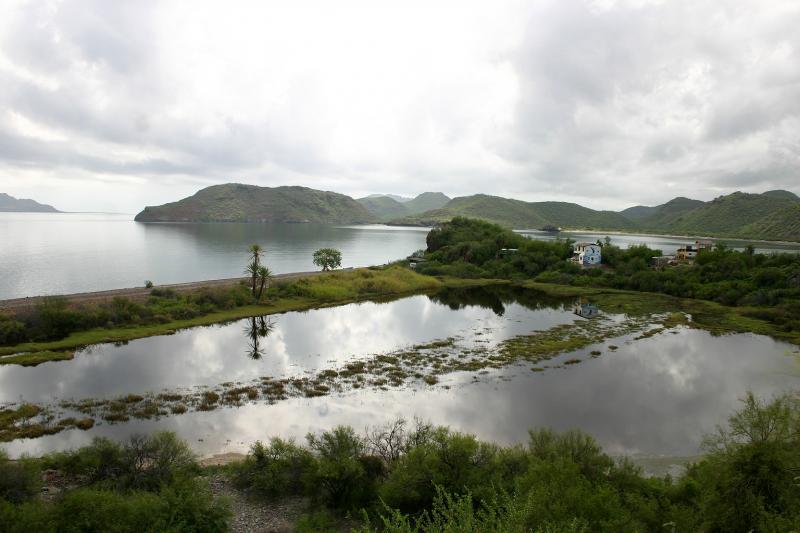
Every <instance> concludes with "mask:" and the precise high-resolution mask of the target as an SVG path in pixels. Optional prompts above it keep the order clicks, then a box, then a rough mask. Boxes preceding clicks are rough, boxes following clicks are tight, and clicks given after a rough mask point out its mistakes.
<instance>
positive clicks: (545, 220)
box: [389, 191, 800, 241]
mask: <svg viewBox="0 0 800 533" xmlns="http://www.w3.org/2000/svg"><path fill="white" fill-rule="evenodd" d="M798 205H800V198H798V196H797V195H795V194H794V193H792V192H789V191H767V192H765V193H763V194H748V193H743V192H735V193H732V194H729V195H726V196H720V197H718V198H715V199H714V200H711V201H710V202H702V201H700V200H693V199H691V198H684V197H678V198H674V199H672V200H670V201H669V202H666V203H664V204H662V205H657V206H643V205H637V206H634V207H629V208H628V209H625V210H623V211H620V212H615V211H596V210H594V209H589V208H587V207H583V206H581V205H578V204H573V203H567V202H523V201H521V200H513V199H510V198H501V197H498V196H489V195H485V194H476V195H473V196H463V197H459V198H454V199H453V200H451V201H450V202H448V203H447V204H446V205H445V206H444V207H442V208H439V209H433V210H430V211H426V212H424V213H420V214H418V215H413V216H405V217H401V218H397V219H395V220H392V221H390V222H389V223H390V224H397V225H419V226H435V225H437V224H441V223H442V222H447V221H449V220H451V219H453V218H454V217H457V216H466V217H471V218H478V219H481V220H486V221H489V222H493V223H496V224H500V225H501V226H504V227H507V228H514V229H541V228H544V227H545V226H555V227H560V228H563V229H565V230H570V229H571V230H580V229H592V230H606V231H631V232H642V233H666V234H676V235H701V236H702V235H708V236H713V237H739V238H751V239H767V240H788V241H800V231H798V225H800V215H798V210H797V209H795V207H796V206H798Z"/></svg>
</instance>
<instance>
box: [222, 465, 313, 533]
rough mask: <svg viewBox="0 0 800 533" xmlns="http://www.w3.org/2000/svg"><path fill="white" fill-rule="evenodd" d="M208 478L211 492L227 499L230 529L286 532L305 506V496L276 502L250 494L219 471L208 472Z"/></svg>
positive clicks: (306, 505) (236, 530) (290, 529)
mask: <svg viewBox="0 0 800 533" xmlns="http://www.w3.org/2000/svg"><path fill="white" fill-rule="evenodd" d="M208 482H209V485H210V486H211V492H213V493H214V496H225V497H227V498H228V499H229V500H230V502H231V510H232V511H233V518H232V519H231V524H230V525H231V532H233V533H240V532H242V533H243V532H252V533H289V532H291V531H294V524H296V523H297V519H298V518H299V517H300V515H301V514H303V513H304V512H306V509H308V500H307V499H305V498H287V499H285V500H283V501H281V502H277V503H271V502H265V501H259V500H256V499H255V498H250V497H248V496H247V495H246V494H244V493H243V492H242V491H240V490H238V489H237V488H236V487H234V486H233V485H232V484H231V482H230V481H229V480H228V479H227V478H226V477H225V476H223V475H220V474H215V475H213V476H211V477H210V478H209V480H208Z"/></svg>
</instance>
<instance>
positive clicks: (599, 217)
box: [392, 194, 636, 230]
mask: <svg viewBox="0 0 800 533" xmlns="http://www.w3.org/2000/svg"><path fill="white" fill-rule="evenodd" d="M456 216H466V217H473V218H480V219H483V220H487V221H489V222H494V223H496V224H500V225H503V226H506V227H512V228H515V229H538V228H541V227H544V226H546V225H552V226H556V227H563V228H597V229H619V230H634V229H635V228H636V225H635V224H634V223H633V222H632V221H630V220H628V219H627V218H625V217H624V216H622V215H621V214H619V213H616V212H614V211H595V210H594V209H589V208H588V207H583V206H580V205H578V204H573V203H567V202H523V201H522V200H512V199H510V198H501V197H499V196H489V195H486V194H476V195H473V196H462V197H459V198H454V199H452V200H450V201H449V202H448V203H447V204H446V205H445V206H444V207H442V208H441V209H434V210H431V211H427V212H425V213H422V214H420V215H416V216H410V217H404V218H402V219H399V220H395V221H392V224H410V225H424V226H427V225H435V224H438V223H441V222H445V221H448V220H450V219H452V218H453V217H456Z"/></svg>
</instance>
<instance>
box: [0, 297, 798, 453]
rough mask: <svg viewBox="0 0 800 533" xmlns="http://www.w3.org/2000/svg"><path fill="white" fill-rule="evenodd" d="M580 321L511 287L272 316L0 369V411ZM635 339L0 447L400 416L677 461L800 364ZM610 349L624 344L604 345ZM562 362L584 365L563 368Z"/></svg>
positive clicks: (291, 429)
mask: <svg viewBox="0 0 800 533" xmlns="http://www.w3.org/2000/svg"><path fill="white" fill-rule="evenodd" d="M585 303H589V302H585ZM576 320H581V319H580V318H578V317H577V316H576V315H575V313H574V302H564V301H561V300H548V299H544V298H542V295H540V294H538V293H536V292H535V291H520V290H519V289H516V288H512V287H507V286H498V287H494V288H486V287H482V288H479V289H459V290H448V291H443V292H441V293H438V294H436V295H432V296H413V297H409V298H404V299H401V300H396V301H393V302H389V303H375V302H364V303H360V304H352V305H346V306H341V307H336V308H327V309H318V310H313V311H308V312H296V313H286V314H283V315H280V316H279V317H278V318H277V319H274V318H273V319H272V320H270V319H268V318H267V317H254V318H251V319H246V320H244V321H237V322H234V323H232V324H227V325H222V326H214V327H205V328H196V329H192V330H186V331H182V332H178V333H177V334H175V335H171V336H164V337H156V338H150V339H141V340H137V341H132V342H130V343H129V344H127V345H124V346H114V345H101V346H96V347H93V348H91V349H89V350H85V351H82V352H79V353H78V354H77V355H76V357H75V359H74V360H72V361H66V362H59V363H46V364H43V365H40V366H38V367H33V368H24V367H2V368H0V401H19V400H20V399H24V400H27V401H32V402H37V403H38V402H43V401H47V400H54V401H58V400H59V399H67V398H75V399H82V398H89V397H104V398H113V397H116V396H120V395H123V394H127V393H141V392H144V391H159V390H161V389H163V388H169V389H176V388H180V387H185V388H190V387H194V386H195V385H211V386H215V385H218V384H220V383H223V382H227V381H230V382H234V383H235V382H242V383H247V382H249V381H251V380H254V379H258V378H259V377H261V376H305V375H308V374H309V373H312V372H318V371H320V370H323V369H330V368H340V367H342V366H343V365H344V364H345V363H346V362H349V361H353V360H354V359H364V358H372V357H374V356H375V355H376V354H379V353H384V352H389V351H394V350H399V349H404V347H407V346H411V345H413V344H417V343H420V342H429V341H432V340H434V339H442V338H446V337H451V336H452V337H455V338H458V343H457V344H458V347H459V349H463V350H470V349H471V347H472V348H474V347H487V346H493V345H494V346H496V345H497V343H499V342H500V341H501V340H503V339H507V338H509V337H513V336H515V335H520V334H528V333H530V332H532V331H534V330H546V329H550V328H552V327H554V326H557V325H559V324H565V323H571V322H574V321H576ZM635 336H636V335H635V334H632V335H629V336H625V337H622V338H617V339H609V340H608V341H605V342H597V343H595V344H592V345H590V346H586V347H585V348H584V349H581V350H577V351H574V352H570V353H565V354H563V355H561V356H559V357H558V358H556V359H553V360H552V361H549V362H548V363H547V365H543V366H548V367H549V368H547V369H546V370H545V371H544V372H531V370H530V365H525V364H523V365H519V366H513V367H507V368H503V369H500V370H490V371H489V372H488V373H485V371H483V372H481V373H473V372H461V373H453V374H449V375H443V376H440V383H439V385H437V386H434V387H429V386H426V385H424V384H422V383H419V384H418V385H414V386H411V387H401V388H390V389H389V390H387V391H384V390H379V389H374V388H372V389H364V390H360V391H355V390H353V391H349V392H345V393H339V394H333V395H331V396H327V397H321V398H313V399H312V398H292V399H289V400H286V401H280V402H278V403H276V404H274V405H268V404H265V403H259V404H253V405H245V406H243V407H240V408H220V409H218V410H215V411H211V412H194V413H191V414H187V415H181V416H168V417H165V418H162V419H160V420H147V421H132V422H130V423H126V424H117V425H106V424H100V425H98V426H97V427H95V428H94V429H92V430H91V431H89V432H85V433H84V432H80V431H65V432H63V433H60V434H58V435H53V436H48V437H43V438H41V439H36V440H26V441H16V442H13V443H9V444H6V445H3V447H4V448H6V449H8V450H9V451H10V452H11V453H12V455H19V454H20V453H22V452H29V453H42V452H45V451H50V450H55V449H63V448H66V447H70V446H76V445H80V444H83V443H86V442H88V441H89V440H90V439H91V438H92V437H93V436H99V435H106V436H111V437H114V438H123V437H125V436H126V435H129V434H130V433H132V432H142V431H152V430H154V429H169V430H174V431H177V432H178V433H179V434H180V435H181V436H182V437H184V438H186V439H188V440H189V441H190V442H191V443H192V444H193V446H194V447H195V448H197V450H198V451H199V452H201V453H207V454H209V453H217V452H222V451H243V450H246V449H247V446H248V445H249V444H250V443H251V442H252V441H254V440H256V439H265V438H269V437H271V436H284V437H286V436H297V437H302V436H303V435H304V434H305V433H306V432H308V431H319V430H321V429H329V428H331V427H333V426H335V425H337V424H349V425H352V426H354V427H355V428H356V429H359V430H360V429H363V427H364V426H365V425H371V424H380V423H383V422H385V421H387V420H389V419H391V418H393V417H395V416H396V415H398V414H402V415H404V416H406V417H413V416H414V415H418V416H421V417H423V418H426V419H429V420H431V421H433V422H434V423H438V424H448V425H452V426H453V427H454V428H457V429H460V430H463V431H470V432H474V433H476V434H478V435H479V436H480V437H482V438H485V439H491V440H495V441H499V442H519V441H524V439H525V436H526V431H527V429H528V428H530V427H539V426H549V427H554V428H557V429H567V428H581V429H584V430H586V431H588V432H590V433H592V434H593V435H595V436H596V437H597V438H598V439H599V440H600V442H601V443H602V444H603V445H604V446H606V448H607V449H608V450H609V451H610V452H613V453H647V454H661V453H663V454H672V455H687V454H693V453H696V452H697V446H698V444H699V442H700V438H701V437H702V435H703V434H704V433H705V432H708V431H712V430H713V428H714V426H715V425H716V424H720V423H723V422H724V420H725V418H726V417H727V416H728V415H729V414H730V413H731V412H732V411H733V410H735V409H736V408H737V405H738V398H740V397H741V396H742V395H743V394H744V393H745V392H746V391H748V390H752V391H753V392H754V393H756V394H758V395H760V396H770V395H771V394H774V393H778V392H782V391H785V390H791V389H797V388H798V387H800V373H799V372H798V370H800V369H799V368H798V364H797V361H796V357H787V356H786V354H787V353H790V354H792V353H796V349H794V347H793V346H791V345H788V344H786V343H781V342H776V341H774V340H772V339H770V338H768V337H763V336H757V335H750V334H739V335H728V336H717V337H715V336H712V335H710V334H708V333H706V332H704V331H699V330H693V329H688V328H677V329H674V330H670V331H667V332H664V333H661V334H657V335H654V336H652V337H649V338H644V339H641V340H634V337H635ZM612 341H613V342H612ZM612 343H613V344H614V345H617V346H619V349H617V350H613V349H611V348H610V344H612ZM244 353H246V354H248V357H243V354H244ZM598 354H599V355H598ZM568 360H580V364H574V365H569V366H566V367H564V365H563V363H564V362H565V361H568ZM445 387H449V388H445ZM229 438H230V439H233V440H232V441H226V439H229Z"/></svg>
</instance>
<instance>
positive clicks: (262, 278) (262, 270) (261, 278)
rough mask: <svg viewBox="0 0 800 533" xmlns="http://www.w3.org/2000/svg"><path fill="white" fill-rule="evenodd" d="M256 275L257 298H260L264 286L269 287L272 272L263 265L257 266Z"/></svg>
mask: <svg viewBox="0 0 800 533" xmlns="http://www.w3.org/2000/svg"><path fill="white" fill-rule="evenodd" d="M256 275H257V277H258V283H259V287H258V299H259V300H260V299H261V295H262V294H263V293H264V288H265V287H266V288H267V289H268V288H269V282H270V281H272V272H271V271H270V269H268V268H267V267H265V266H260V267H258V269H257V271H256Z"/></svg>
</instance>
